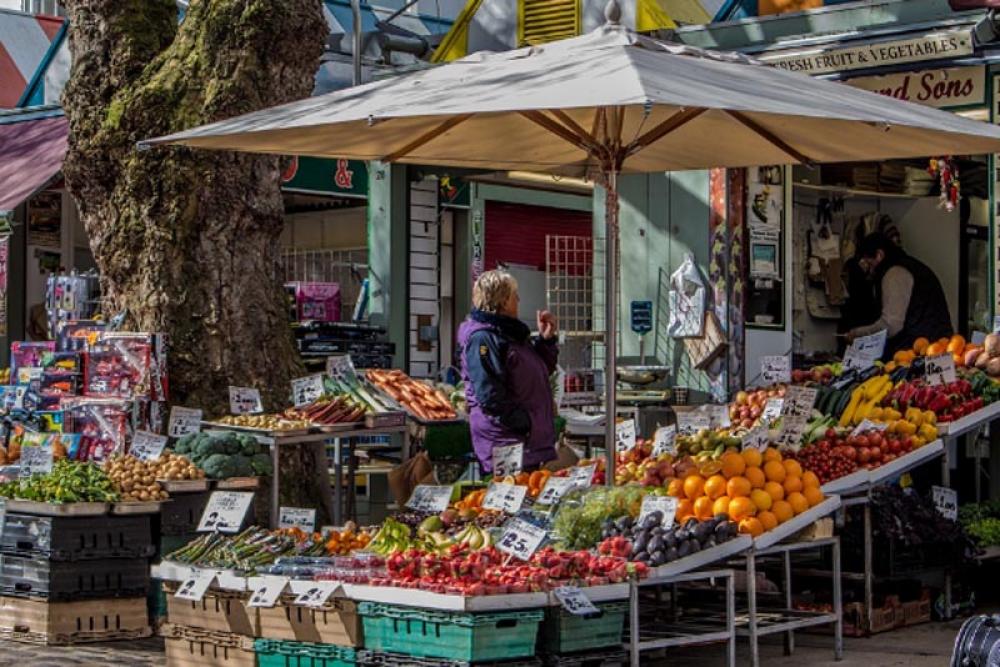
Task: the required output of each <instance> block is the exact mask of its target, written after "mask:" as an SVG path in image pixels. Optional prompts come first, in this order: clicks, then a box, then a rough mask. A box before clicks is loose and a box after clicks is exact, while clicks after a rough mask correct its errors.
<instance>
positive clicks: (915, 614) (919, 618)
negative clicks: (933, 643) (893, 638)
mask: <svg viewBox="0 0 1000 667" xmlns="http://www.w3.org/2000/svg"><path fill="white" fill-rule="evenodd" d="M930 620H931V601H930V600H914V601H913V602H904V603H903V625H917V624H918V623H929V622H930Z"/></svg>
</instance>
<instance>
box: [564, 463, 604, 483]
mask: <svg viewBox="0 0 1000 667" xmlns="http://www.w3.org/2000/svg"><path fill="white" fill-rule="evenodd" d="M596 470H597V462H596V461H595V462H594V463H590V464H588V465H585V466H574V467H572V468H570V469H569V475H567V479H570V480H572V481H573V486H577V487H581V488H584V489H586V488H587V487H589V486H590V483H591V482H592V481H593V479H594V472H595V471H596Z"/></svg>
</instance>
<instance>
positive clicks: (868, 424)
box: [851, 419, 889, 436]
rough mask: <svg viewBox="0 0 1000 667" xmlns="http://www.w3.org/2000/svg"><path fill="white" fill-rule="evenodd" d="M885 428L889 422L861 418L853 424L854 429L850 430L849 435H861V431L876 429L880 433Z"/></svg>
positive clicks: (866, 431)
mask: <svg viewBox="0 0 1000 667" xmlns="http://www.w3.org/2000/svg"><path fill="white" fill-rule="evenodd" d="M887 428H889V424H887V423H885V422H873V421H871V420H870V419H862V420H861V423H860V424H858V425H857V426H855V427H854V430H853V431H851V435H852V436H855V435H861V434H862V433H868V432H870V431H878V432H879V433H881V432H882V431H884V430H886V429H887Z"/></svg>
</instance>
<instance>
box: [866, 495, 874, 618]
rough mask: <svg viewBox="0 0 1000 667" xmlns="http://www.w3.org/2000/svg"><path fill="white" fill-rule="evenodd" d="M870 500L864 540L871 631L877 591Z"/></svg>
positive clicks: (867, 611)
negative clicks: (873, 570) (873, 562)
mask: <svg viewBox="0 0 1000 667" xmlns="http://www.w3.org/2000/svg"><path fill="white" fill-rule="evenodd" d="M870 500H871V499H869V502H866V503H865V507H864V512H865V525H864V531H865V535H864V541H865V542H864V544H865V617H866V619H867V620H866V623H867V624H868V627H867V628H866V629H867V630H868V631H869V632H871V629H872V627H871V623H872V611H873V610H874V606H875V591H874V587H875V582H874V580H873V579H874V574H873V572H872V568H873V564H872V506H871V502H870Z"/></svg>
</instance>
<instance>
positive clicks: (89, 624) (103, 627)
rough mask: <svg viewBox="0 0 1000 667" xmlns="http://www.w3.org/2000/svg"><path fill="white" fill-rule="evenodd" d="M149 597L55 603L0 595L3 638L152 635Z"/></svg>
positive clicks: (63, 640)
mask: <svg viewBox="0 0 1000 667" xmlns="http://www.w3.org/2000/svg"><path fill="white" fill-rule="evenodd" d="M151 634H152V629H151V628H150V627H149V616H148V614H147V611H146V598H144V597H142V598H126V599H109V600H83V601H79V602H52V603H48V602H45V601H44V600H31V599H24V598H12V597H0V637H3V638H5V639H16V640H18V641H29V642H34V643H38V644H49V645H53V646H54V645H70V644H81V643H85V642H106V641H112V640H116V639H138V638H140V637H149V636H150V635H151Z"/></svg>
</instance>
